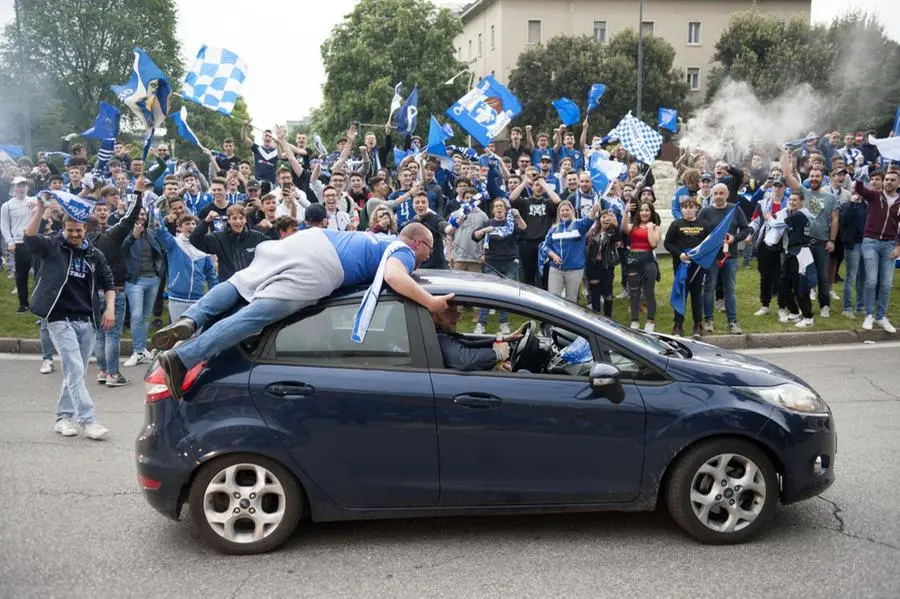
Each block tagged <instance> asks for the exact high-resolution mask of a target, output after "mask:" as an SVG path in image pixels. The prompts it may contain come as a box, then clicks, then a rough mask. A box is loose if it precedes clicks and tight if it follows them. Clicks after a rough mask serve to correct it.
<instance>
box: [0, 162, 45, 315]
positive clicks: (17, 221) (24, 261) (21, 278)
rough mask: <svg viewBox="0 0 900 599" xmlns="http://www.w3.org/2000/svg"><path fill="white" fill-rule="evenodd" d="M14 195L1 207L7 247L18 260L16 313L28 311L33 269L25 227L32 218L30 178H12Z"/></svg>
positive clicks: (1, 228)
mask: <svg viewBox="0 0 900 599" xmlns="http://www.w3.org/2000/svg"><path fill="white" fill-rule="evenodd" d="M12 188H13V189H12V197H11V198H10V199H9V200H8V201H7V202H6V203H4V204H3V206H2V207H0V233H2V235H3V241H4V243H6V248H7V250H9V253H10V254H12V255H13V257H14V259H15V262H16V293H17V295H18V296H19V308H18V310H16V314H26V313H27V312H28V271H30V270H31V253H30V252H29V251H28V248H26V247H25V227H26V226H27V225H28V222H29V221H30V220H31V210H30V209H29V208H28V204H29V201H34V202H36V201H37V200H36V199H35V198H31V197H28V179H26V178H25V177H22V176H18V177H15V178H14V179H13V180H12Z"/></svg>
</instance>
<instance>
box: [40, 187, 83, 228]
mask: <svg viewBox="0 0 900 599" xmlns="http://www.w3.org/2000/svg"><path fill="white" fill-rule="evenodd" d="M46 191H47V193H49V194H50V195H52V196H53V197H54V198H55V199H56V201H57V202H58V203H59V205H60V206H61V207H62V209H63V211H65V213H66V214H68V215H69V217H70V218H73V219H75V220H77V221H78V222H80V223H83V222H85V221H86V220H87V219H88V218H90V216H91V214H93V212H94V202H92V201H90V200H88V199H87V198H82V197H78V196H77V195H75V194H74V193H69V192H68V191H62V190H60V191H54V190H52V189H48V190H46Z"/></svg>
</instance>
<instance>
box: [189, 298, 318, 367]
mask: <svg viewBox="0 0 900 599" xmlns="http://www.w3.org/2000/svg"><path fill="white" fill-rule="evenodd" d="M240 301H242V299H241V294H240V293H238V290H237V288H236V287H235V286H234V285H232V284H231V283H229V282H227V281H226V282H225V283H219V284H218V285H216V286H215V287H213V288H212V290H211V291H210V292H209V293H207V294H206V295H205V296H203V298H202V299H201V300H200V301H199V302H197V303H196V304H194V305H193V306H191V307H190V308H188V309H187V310H186V311H185V312H184V314H183V316H184V317H185V318H189V319H191V320H192V321H194V324H196V325H197V328H205V327H206V326H207V325H208V324H209V322H210V321H211V320H212V319H213V318H215V317H216V316H218V315H220V314H223V313H225V312H227V311H228V310H230V309H231V308H232V307H234V306H235V305H237V304H238V302H240ZM314 303H316V302H315V301H310V300H276V299H255V300H253V301H252V302H250V303H249V304H247V305H246V306H244V307H242V308H241V309H240V310H238V311H237V312H235V313H234V314H232V315H231V316H229V317H227V318H223V319H222V320H220V321H218V322H216V323H215V324H214V325H212V326H211V327H209V328H208V329H206V330H204V331H203V332H202V333H200V334H199V335H195V336H194V337H192V338H191V339H189V340H188V341H186V342H185V343H183V344H182V345H179V346H178V347H176V348H175V350H174V351H175V354H176V355H177V356H178V358H179V359H180V360H181V363H182V364H184V366H185V368H191V367H192V366H195V365H197V364H199V363H200V362H202V361H203V360H207V359H209V358H211V357H213V356H214V355H216V354H217V353H219V352H220V351H222V350H223V349H228V348H229V347H231V346H232V345H235V344H237V343H240V342H241V341H243V340H244V339H246V338H247V337H249V336H250V335H252V334H253V333H255V332H257V331H261V330H262V329H263V328H264V327H265V326H266V325H268V324H271V323H273V322H275V321H278V320H281V319H282V318H285V317H287V316H290V315H291V314H293V313H294V312H297V311H298V310H301V309H303V308H305V307H307V306H311V305H313V304H314Z"/></svg>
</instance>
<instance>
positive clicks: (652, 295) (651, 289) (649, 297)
mask: <svg viewBox="0 0 900 599" xmlns="http://www.w3.org/2000/svg"><path fill="white" fill-rule="evenodd" d="M635 255H638V254H632V257H633V256H635ZM627 270H628V291H629V293H630V294H631V320H632V321H638V320H640V316H641V296H642V295H643V298H644V301H645V302H647V320H648V321H654V322H655V321H656V277H657V275H658V274H659V264H657V263H656V260H654V259H653V257H652V256H648V257H647V258H646V259H644V260H643V261H639V262H637V263H632V264H629V265H628V268H627Z"/></svg>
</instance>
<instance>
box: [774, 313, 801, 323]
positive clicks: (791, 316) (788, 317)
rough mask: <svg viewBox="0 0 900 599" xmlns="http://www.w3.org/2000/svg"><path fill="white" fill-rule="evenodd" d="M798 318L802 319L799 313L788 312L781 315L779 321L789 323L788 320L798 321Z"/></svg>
mask: <svg viewBox="0 0 900 599" xmlns="http://www.w3.org/2000/svg"><path fill="white" fill-rule="evenodd" d="M798 320H800V315H799V314H790V313H788V314H785V315H784V316H782V317H780V318H779V319H778V322H783V323H788V322H797V321H798Z"/></svg>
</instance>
